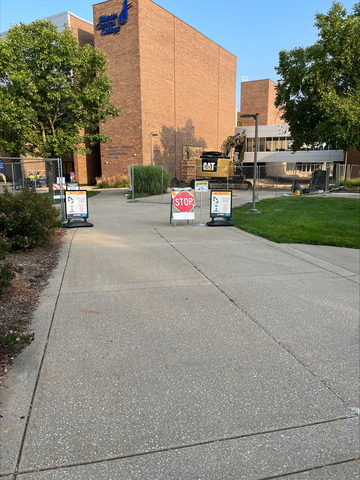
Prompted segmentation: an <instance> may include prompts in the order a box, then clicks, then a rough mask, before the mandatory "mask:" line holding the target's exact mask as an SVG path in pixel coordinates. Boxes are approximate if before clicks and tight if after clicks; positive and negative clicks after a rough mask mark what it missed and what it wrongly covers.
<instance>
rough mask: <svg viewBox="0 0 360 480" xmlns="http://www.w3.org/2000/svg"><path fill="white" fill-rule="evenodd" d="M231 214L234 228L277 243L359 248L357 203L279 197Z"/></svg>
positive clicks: (355, 201)
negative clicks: (256, 212) (254, 209)
mask: <svg viewBox="0 0 360 480" xmlns="http://www.w3.org/2000/svg"><path fill="white" fill-rule="evenodd" d="M251 208H252V206H251V205H249V206H247V207H244V208H242V209H240V210H235V211H234V212H233V216H232V219H231V220H232V222H233V223H234V224H235V226H236V227H237V228H241V229H242V230H245V231H246V232H249V233H252V234H253V235H257V236H259V237H264V238H267V239H268V240H272V241H273V242H277V243H308V244H313V245H333V246H336V247H348V248H360V199H357V198H333V197H330V198H322V197H302V196H301V197H281V198H274V199H269V200H262V201H261V202H258V203H257V204H256V208H257V209H258V210H259V211H260V212H261V214H252V213H249V210H250V209H251Z"/></svg>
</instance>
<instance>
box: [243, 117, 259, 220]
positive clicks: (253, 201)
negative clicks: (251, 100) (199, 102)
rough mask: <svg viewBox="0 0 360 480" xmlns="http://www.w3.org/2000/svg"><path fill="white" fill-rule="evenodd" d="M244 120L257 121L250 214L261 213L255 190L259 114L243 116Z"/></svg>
mask: <svg viewBox="0 0 360 480" xmlns="http://www.w3.org/2000/svg"><path fill="white" fill-rule="evenodd" d="M241 117H242V118H253V119H254V120H255V155H254V179H253V196H252V209H251V210H250V213H260V212H259V211H258V210H256V207H255V188H256V171H257V152H258V129H259V114H258V113H255V115H241Z"/></svg>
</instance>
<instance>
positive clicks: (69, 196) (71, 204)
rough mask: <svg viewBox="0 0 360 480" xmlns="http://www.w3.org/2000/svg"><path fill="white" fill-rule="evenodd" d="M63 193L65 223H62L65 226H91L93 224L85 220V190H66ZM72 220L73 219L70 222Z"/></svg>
mask: <svg viewBox="0 0 360 480" xmlns="http://www.w3.org/2000/svg"><path fill="white" fill-rule="evenodd" d="M64 193H65V216H66V219H67V223H66V222H65V223H63V226H64V227H66V228H75V227H76V228H77V227H92V226H93V224H92V223H90V222H88V221H87V219H88V217H89V214H88V199H87V191H86V190H66V191H65V192H64ZM72 220H75V221H73V222H72ZM79 220H82V221H79Z"/></svg>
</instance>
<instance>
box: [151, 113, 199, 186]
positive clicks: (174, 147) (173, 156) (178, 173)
mask: <svg viewBox="0 0 360 480" xmlns="http://www.w3.org/2000/svg"><path fill="white" fill-rule="evenodd" d="M159 140H160V143H161V146H160V145H154V155H153V159H154V164H155V165H158V166H167V167H170V168H169V171H170V176H171V178H176V179H177V180H179V181H180V180H181V181H187V180H188V178H193V176H194V168H193V167H192V168H191V166H193V165H195V161H196V158H199V156H200V155H201V153H202V152H203V150H204V149H206V148H207V143H206V140H205V139H204V138H202V137H199V138H197V136H196V134H195V126H194V122H193V121H192V120H191V119H190V118H189V119H188V120H187V121H186V124H185V125H184V126H183V127H179V128H177V130H175V128H174V127H166V126H163V127H162V129H161V133H160V135H159Z"/></svg>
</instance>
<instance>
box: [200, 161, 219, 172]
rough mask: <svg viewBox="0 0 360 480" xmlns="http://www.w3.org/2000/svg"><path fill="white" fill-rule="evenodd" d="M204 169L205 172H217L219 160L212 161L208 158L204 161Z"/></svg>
mask: <svg viewBox="0 0 360 480" xmlns="http://www.w3.org/2000/svg"><path fill="white" fill-rule="evenodd" d="M202 171H203V172H216V171H217V160H214V159H212V161H211V162H209V161H207V160H203V161H202Z"/></svg>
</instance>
